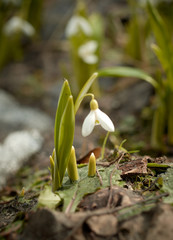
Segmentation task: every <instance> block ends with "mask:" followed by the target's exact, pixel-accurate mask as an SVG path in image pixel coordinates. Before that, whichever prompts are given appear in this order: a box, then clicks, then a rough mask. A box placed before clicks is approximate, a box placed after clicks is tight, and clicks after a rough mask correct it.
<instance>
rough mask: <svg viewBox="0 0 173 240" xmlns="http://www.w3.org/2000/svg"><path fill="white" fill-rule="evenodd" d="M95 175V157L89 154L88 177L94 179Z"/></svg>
mask: <svg viewBox="0 0 173 240" xmlns="http://www.w3.org/2000/svg"><path fill="white" fill-rule="evenodd" d="M95 174H96V157H95V155H94V153H91V155H90V158H89V166H88V177H94V176H95Z"/></svg>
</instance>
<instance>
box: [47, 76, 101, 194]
mask: <svg viewBox="0 0 173 240" xmlns="http://www.w3.org/2000/svg"><path fill="white" fill-rule="evenodd" d="M97 75H98V74H97V73H94V74H93V75H92V76H91V77H90V78H89V79H88V81H87V82H86V83H85V85H84V86H83V88H82V89H81V91H80V93H79V95H78V97H77V99H76V102H75V105H74V102H73V96H72V94H71V90H70V86H69V83H68V81H67V80H65V81H64V84H63V86H62V89H61V93H60V97H59V101H58V106H57V111H56V117H55V128H54V144H55V153H54V154H53V155H54V156H52V161H54V163H53V164H52V163H51V172H52V173H53V174H52V190H53V191H56V190H57V189H59V188H60V187H61V186H62V181H63V177H64V174H65V171H66V168H67V165H68V160H69V156H70V152H71V148H72V144H73V138H74V129H75V114H76V112H77V110H78V108H79V106H80V104H81V101H82V100H83V98H84V97H85V94H86V93H87V92H88V90H89V88H90V87H91V85H92V84H93V82H94V80H95V79H96V78H97Z"/></svg>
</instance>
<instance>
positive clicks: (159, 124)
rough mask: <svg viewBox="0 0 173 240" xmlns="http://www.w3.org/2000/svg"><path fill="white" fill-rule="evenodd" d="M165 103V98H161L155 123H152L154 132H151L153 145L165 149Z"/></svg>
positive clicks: (155, 115)
mask: <svg viewBox="0 0 173 240" xmlns="http://www.w3.org/2000/svg"><path fill="white" fill-rule="evenodd" d="M165 113H166V109H165V103H164V102H163V100H160V105H159V106H158V108H157V109H156V110H155V114H154V118H153V123H152V134H151V145H152V147H153V148H156V149H159V148H160V149H163V144H164V142H163V136H164V133H165V125H166V119H165Z"/></svg>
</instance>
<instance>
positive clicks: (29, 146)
mask: <svg viewBox="0 0 173 240" xmlns="http://www.w3.org/2000/svg"><path fill="white" fill-rule="evenodd" d="M42 143H43V138H42V136H41V135H40V133H39V132H38V131H37V130H32V131H18V132H14V133H11V134H9V135H8V137H7V138H6V139H5V140H4V142H3V144H1V145H0V156H1V158H0V166H1V167H0V188H1V187H2V186H3V185H4V184H5V182H6V180H7V178H8V177H9V175H11V174H14V173H15V172H16V171H17V170H18V169H19V168H20V167H21V166H22V164H23V163H24V161H26V160H27V159H29V158H30V157H31V156H32V155H33V154H35V153H37V152H38V151H39V150H40V149H41V146H42Z"/></svg>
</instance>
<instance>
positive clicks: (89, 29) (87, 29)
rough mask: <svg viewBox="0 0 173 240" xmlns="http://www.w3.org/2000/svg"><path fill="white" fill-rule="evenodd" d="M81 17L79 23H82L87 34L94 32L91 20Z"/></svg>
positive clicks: (82, 28)
mask: <svg viewBox="0 0 173 240" xmlns="http://www.w3.org/2000/svg"><path fill="white" fill-rule="evenodd" d="M79 18H80V20H79V23H80V27H81V30H82V31H83V32H84V33H85V34H86V35H87V36H90V35H91V34H92V28H91V26H90V24H89V22H88V21H87V20H86V19H85V18H83V17H79Z"/></svg>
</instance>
